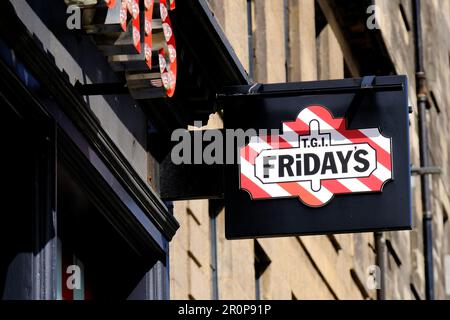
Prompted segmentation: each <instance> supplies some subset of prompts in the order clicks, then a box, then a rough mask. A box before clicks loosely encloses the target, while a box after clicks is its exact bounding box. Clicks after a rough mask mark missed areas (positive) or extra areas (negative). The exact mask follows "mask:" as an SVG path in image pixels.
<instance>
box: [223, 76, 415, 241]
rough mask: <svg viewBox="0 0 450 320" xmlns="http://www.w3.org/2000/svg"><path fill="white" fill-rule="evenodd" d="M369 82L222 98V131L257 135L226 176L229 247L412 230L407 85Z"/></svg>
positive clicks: (269, 89) (275, 88) (286, 87)
mask: <svg viewBox="0 0 450 320" xmlns="http://www.w3.org/2000/svg"><path fill="white" fill-rule="evenodd" d="M369 80H370V81H371V82H370V83H369V84H365V85H364V81H367V78H366V79H365V80H364V81H361V80H358V79H346V80H339V81H320V82H308V83H301V84H280V85H278V84H275V85H263V86H261V87H260V88H259V90H258V91H257V92H250V94H248V92H247V93H246V92H245V90H247V91H248V88H245V87H241V88H234V89H233V90H234V93H232V94H230V93H229V94H228V95H223V101H222V102H223V104H224V108H225V126H226V127H227V128H232V129H239V128H241V129H243V130H250V129H252V131H253V132H256V133H257V134H256V135H252V136H249V137H248V141H246V142H244V143H242V144H241V145H238V146H237V150H238V160H239V161H237V163H235V164H229V165H226V168H225V180H226V190H225V203H226V207H225V209H226V234H227V237H228V238H246V237H261V236H280V235H303V234H324V233H340V232H362V231H375V230H399V229H408V228H410V227H411V204H410V203H411V200H410V160H409V138H408V130H409V123H408V103H407V102H408V99H407V92H406V88H407V83H406V78H405V77H400V76H393V77H378V78H373V77H372V78H370V79H369ZM362 84H363V86H362ZM296 86H297V88H296ZM240 90H241V91H242V92H240ZM258 132H259V133H260V132H263V133H260V134H258ZM273 132H276V133H275V134H274V133H273Z"/></svg>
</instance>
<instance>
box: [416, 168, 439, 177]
mask: <svg viewBox="0 0 450 320" xmlns="http://www.w3.org/2000/svg"><path fill="white" fill-rule="evenodd" d="M441 173H442V169H441V168H440V167H412V168H411V174H412V175H418V176H422V175H426V174H437V175H439V174H441Z"/></svg>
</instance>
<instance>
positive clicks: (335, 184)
mask: <svg viewBox="0 0 450 320" xmlns="http://www.w3.org/2000/svg"><path fill="white" fill-rule="evenodd" d="M322 186H323V187H325V188H327V189H328V190H330V192H331V193H333V194H339V193H351V192H352V191H351V190H350V189H348V188H347V187H346V186H344V185H343V184H342V183H340V182H339V181H337V180H322Z"/></svg>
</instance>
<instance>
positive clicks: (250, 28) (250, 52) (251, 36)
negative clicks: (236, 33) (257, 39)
mask: <svg viewBox="0 0 450 320" xmlns="http://www.w3.org/2000/svg"><path fill="white" fill-rule="evenodd" d="M253 1H254V0H247V35H248V66H249V67H248V68H249V70H248V75H249V76H250V79H254V77H255V45H254V32H253V19H254V13H253V9H254V4H253Z"/></svg>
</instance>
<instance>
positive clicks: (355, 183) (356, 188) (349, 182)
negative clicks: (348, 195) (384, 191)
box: [337, 178, 372, 192]
mask: <svg viewBox="0 0 450 320" xmlns="http://www.w3.org/2000/svg"><path fill="white" fill-rule="evenodd" d="M337 181H338V182H340V183H341V184H342V185H343V186H344V187H346V188H347V189H348V190H350V191H351V192H365V191H372V190H371V189H369V187H367V186H366V185H365V184H364V183H362V182H361V181H359V180H358V179H356V178H353V179H337Z"/></svg>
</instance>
